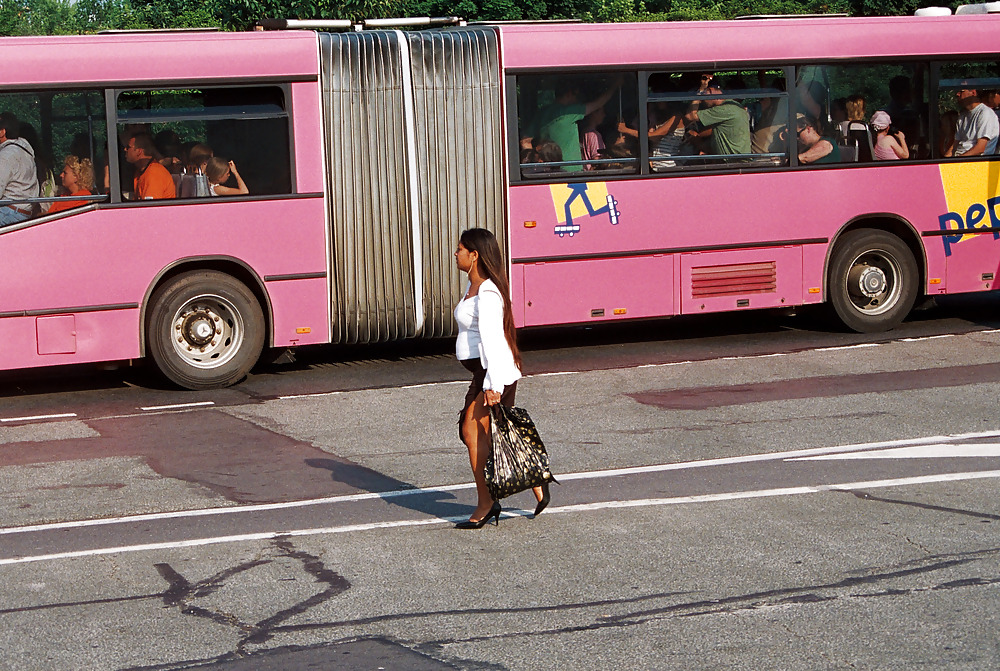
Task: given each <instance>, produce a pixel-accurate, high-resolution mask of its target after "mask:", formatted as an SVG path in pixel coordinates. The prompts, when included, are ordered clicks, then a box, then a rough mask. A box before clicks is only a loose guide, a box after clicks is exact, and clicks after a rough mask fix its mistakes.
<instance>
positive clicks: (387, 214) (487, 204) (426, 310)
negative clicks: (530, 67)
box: [320, 29, 506, 343]
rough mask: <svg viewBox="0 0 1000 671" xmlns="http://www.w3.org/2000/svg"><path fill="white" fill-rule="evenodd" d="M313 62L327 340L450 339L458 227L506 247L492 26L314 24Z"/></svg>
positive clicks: (497, 70) (457, 288) (498, 93)
mask: <svg viewBox="0 0 1000 671" xmlns="http://www.w3.org/2000/svg"><path fill="white" fill-rule="evenodd" d="M320 58H321V64H320V65H321V67H320V72H321V85H322V96H323V101H322V104H323V122H324V124H325V128H324V131H325V135H326V143H327V148H326V149H327V150H326V159H325V160H326V170H327V180H326V188H327V198H328V202H329V204H330V212H329V216H330V230H331V236H330V237H331V249H330V256H331V265H332V272H331V284H332V286H331V295H332V301H333V305H332V312H331V314H332V317H331V320H332V341H333V342H335V343H356V342H374V341H381V340H394V339H399V338H406V337H411V336H414V335H418V334H421V335H423V336H425V337H441V336H447V335H452V334H453V333H454V332H455V325H454V319H453V317H452V309H453V307H454V305H455V303H456V302H457V301H458V299H459V298H460V292H461V290H462V285H461V283H462V278H461V277H460V273H459V272H458V270H457V269H456V268H455V264H454V258H453V256H452V252H453V251H454V248H455V245H456V244H457V242H458V237H459V235H460V234H461V232H462V231H463V230H465V229H466V228H471V227H474V226H481V227H483V228H489V229H490V230H492V231H493V232H494V233H495V234H497V237H498V238H499V240H500V244H501V249H505V248H506V236H505V233H504V206H505V197H504V179H503V162H502V157H503V153H502V149H503V147H502V125H501V117H502V113H503V112H502V99H501V85H500V82H501V78H500V65H499V55H498V46H497V38H496V34H495V32H494V31H493V30H492V29H469V30H447V31H434V32H413V33H407V34H404V33H402V32H387V31H377V32H376V31H373V32H363V33H350V34H336V35H334V34H321V35H320ZM417 292H419V294H420V295H419V296H417V295H416V294H417Z"/></svg>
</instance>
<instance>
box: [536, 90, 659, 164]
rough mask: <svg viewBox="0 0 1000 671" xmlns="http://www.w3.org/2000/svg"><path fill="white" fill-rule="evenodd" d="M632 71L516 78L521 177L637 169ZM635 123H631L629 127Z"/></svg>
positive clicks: (635, 113) (635, 103)
mask: <svg viewBox="0 0 1000 671" xmlns="http://www.w3.org/2000/svg"><path fill="white" fill-rule="evenodd" d="M636 98H637V89H636V77H635V75H634V74H632V73H629V74H627V75H615V74H609V73H594V74H582V75H581V74H573V75H566V74H559V75H556V74H548V75H523V76H520V77H518V78H517V114H518V134H519V147H520V173H521V176H522V177H523V178H525V179H545V178H548V179H551V178H552V177H554V176H557V175H561V176H562V177H569V176H573V177H588V176H591V175H608V174H626V173H635V172H638V169H637V168H638V165H639V159H638V151H637V147H638V145H637V142H636V141H635V137H634V136H632V137H630V136H629V135H627V134H625V133H623V132H622V131H621V130H620V128H621V127H623V126H625V125H626V122H631V121H633V120H634V119H636V118H637V116H638V113H637V102H636ZM633 127H634V126H633Z"/></svg>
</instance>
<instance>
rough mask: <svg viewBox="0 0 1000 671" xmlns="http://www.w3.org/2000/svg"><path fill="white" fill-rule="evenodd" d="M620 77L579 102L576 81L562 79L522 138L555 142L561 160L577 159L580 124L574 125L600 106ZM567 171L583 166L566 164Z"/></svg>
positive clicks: (609, 95) (611, 93) (578, 86)
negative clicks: (589, 97) (599, 91)
mask: <svg viewBox="0 0 1000 671" xmlns="http://www.w3.org/2000/svg"><path fill="white" fill-rule="evenodd" d="M621 82H622V80H621V77H618V78H616V79H615V80H614V81H613V82H612V84H611V86H609V87H608V89H607V90H606V91H604V93H602V94H601V95H600V96H598V97H597V98H595V99H593V100H590V101H589V102H580V100H579V97H580V85H579V83H578V82H577V81H575V80H573V79H562V80H560V81H559V82H558V84H557V85H556V89H555V100H554V101H553V102H552V103H551V104H549V105H546V106H545V107H543V108H541V109H540V110H538V113H537V114H536V115H535V117H534V119H533V120H532V122H531V123H530V124H529V126H528V129H526V133H525V136H524V138H522V146H524V143H525V141H528V142H531V141H534V140H552V141H554V142H555V143H556V144H558V145H559V149H560V150H561V151H562V156H563V159H562V160H564V161H581V160H583V152H582V150H581V148H580V128H579V126H578V125H577V124H578V122H579V121H581V120H582V119H583V118H584V117H585V116H587V115H588V114H590V113H591V112H593V111H594V110H596V109H597V108H599V107H604V105H606V104H607V102H608V101H609V100H611V96H613V95H614V94H615V91H617V90H618V88H619V87H620V86H621ZM565 169H566V170H567V171H568V172H577V171H580V170H583V165H571V166H566V167H565Z"/></svg>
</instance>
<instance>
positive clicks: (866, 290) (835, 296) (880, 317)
mask: <svg viewBox="0 0 1000 671" xmlns="http://www.w3.org/2000/svg"><path fill="white" fill-rule="evenodd" d="M918 283H919V274H918V272H917V262H916V260H915V259H914V258H913V252H911V251H910V248H909V247H907V246H906V244H905V243H904V242H903V241H902V240H900V239H899V238H898V237H896V236H895V235H892V234H891V233H886V232H885V231H879V230H874V229H858V230H855V231H850V232H849V233H845V234H844V236H843V238H841V240H840V241H839V242H838V243H837V248H836V249H835V250H834V254H833V259H832V261H831V263H830V282H829V300H830V304H831V306H832V307H833V311H834V312H835V313H836V315H837V317H838V318H839V319H840V321H841V322H842V323H843V324H844V325H845V326H847V328H849V329H851V330H854V331H857V332H859V333H875V332H879V331H888V330H889V329H892V328H895V327H896V326H898V325H899V324H900V323H901V322H902V321H903V319H905V318H906V315H908V314H909V313H910V310H911V309H912V308H913V303H914V301H916V298H917V289H918Z"/></svg>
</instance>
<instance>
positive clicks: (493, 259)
mask: <svg viewBox="0 0 1000 671" xmlns="http://www.w3.org/2000/svg"><path fill="white" fill-rule="evenodd" d="M455 264H456V265H457V266H458V269H459V270H461V271H462V272H464V273H467V274H468V276H469V281H468V283H467V284H466V285H465V294H464V298H462V300H461V301H459V303H458V305H457V306H455V321H456V322H458V338H457V339H456V342H455V354H456V356H457V357H458V360H459V361H460V362H461V363H462V365H463V366H465V368H466V369H467V370H468V371H469V372H470V373H472V384H470V385H469V391H468V393H466V395H465V405H464V406H463V409H462V410H461V412H460V413H459V420H458V425H459V435H460V436H461V438H462V442H463V443H465V446H466V447H467V448H468V449H469V463H470V465H471V466H472V476H473V479H474V480H475V482H476V493H477V495H478V502H477V505H476V509H475V511H473V513H472V516H471V517H469V519H468V521H466V522H459V523H458V524H456V525H455V526H456V527H457V528H459V529H480V528H482V527H483V526H484V525H485V524H487V523H488V522H489V521H490V519H496V521H497V524H499V523H500V503H499V502H497V501H494V500H493V497H492V496H491V495H490V491H489V488H488V487H487V486H486V475H485V469H486V459H487V458H488V457H489V455H490V450H491V439H490V410H489V406H491V405H496V404H497V403H501V404H503V405H506V406H508V407H510V406H512V405H514V394H515V393H516V391H517V381H518V380H519V379H520V377H521V369H520V367H521V354H520V352H519V351H518V349H517V336H516V332H515V330H514V312H513V310H512V308H511V303H510V284H509V283H508V281H507V271H506V267H505V266H504V263H503V256H502V254H501V253H500V245H499V244H498V243H497V239H496V236H494V235H493V233H491V232H490V231H488V230H486V229H485V228H471V229H469V230H467V231H465V232H464V233H462V236H461V238H460V239H459V243H458V247H457V249H456V250H455ZM533 491H534V493H535V498H537V499H538V506H537V507H536V508H535V515H536V516H537V515H539V514H540V513H541V512H542V510H544V509H545V506H547V505H548V504H549V490H548V483H546V484H544V485H542V486H540V487H535V488H534V490H533Z"/></svg>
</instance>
